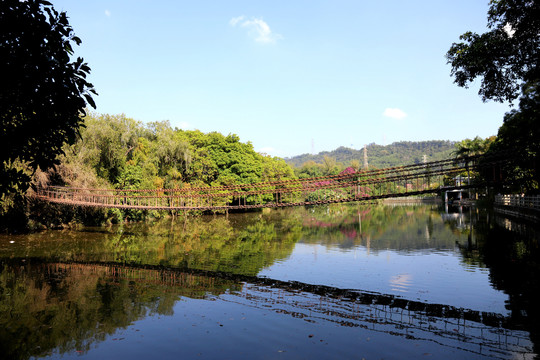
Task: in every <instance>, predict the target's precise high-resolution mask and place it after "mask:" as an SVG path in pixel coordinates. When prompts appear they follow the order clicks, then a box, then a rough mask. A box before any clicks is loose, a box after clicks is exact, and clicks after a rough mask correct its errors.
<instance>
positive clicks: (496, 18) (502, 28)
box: [446, 0, 540, 102]
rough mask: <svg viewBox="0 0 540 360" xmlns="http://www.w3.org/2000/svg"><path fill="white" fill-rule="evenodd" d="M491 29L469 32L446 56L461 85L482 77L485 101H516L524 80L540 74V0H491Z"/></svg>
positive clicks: (536, 77)
mask: <svg viewBox="0 0 540 360" xmlns="http://www.w3.org/2000/svg"><path fill="white" fill-rule="evenodd" d="M488 28H489V31H488V32H486V33H484V34H480V35H478V34H476V33H473V32H466V33H464V34H463V35H461V36H460V40H463V42H460V43H454V44H452V46H451V47H450V49H449V50H448V52H447V54H446V58H447V60H448V63H449V64H451V65H452V72H451V74H452V76H454V78H455V83H456V84H458V86H461V87H468V84H470V83H471V82H473V81H474V80H475V79H476V78H481V85H480V90H479V92H478V93H479V95H480V96H481V97H482V100H483V101H487V100H495V101H499V102H503V101H510V102H512V101H513V100H515V99H516V98H517V97H518V96H519V90H520V88H521V85H522V84H523V83H527V82H530V81H536V80H538V79H539V77H540V70H539V68H538V65H539V64H540V32H539V29H540V2H538V1H529V0H491V1H490V6H489V10H488Z"/></svg>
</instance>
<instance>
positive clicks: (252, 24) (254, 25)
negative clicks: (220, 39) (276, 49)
mask: <svg viewBox="0 0 540 360" xmlns="http://www.w3.org/2000/svg"><path fill="white" fill-rule="evenodd" d="M229 24H230V25H231V26H237V25H238V26H240V27H243V28H246V29H247V30H248V34H249V36H251V37H252V38H253V39H255V41H256V42H259V43H265V44H268V43H275V42H276V40H279V39H281V38H282V36H281V35H279V34H276V33H274V32H272V30H271V29H270V26H268V24H267V23H266V22H265V21H264V20H263V19H262V18H255V17H252V18H251V19H246V17H245V16H244V15H242V16H238V17H235V18H232V19H231V20H230V21H229Z"/></svg>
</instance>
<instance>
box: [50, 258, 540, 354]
mask: <svg viewBox="0 0 540 360" xmlns="http://www.w3.org/2000/svg"><path fill="white" fill-rule="evenodd" d="M45 266H47V267H48V271H49V272H51V273H61V272H71V273H80V274H83V275H84V276H91V275H92V274H95V275H98V276H105V277H106V278H108V279H111V280H113V281H119V280H128V281H134V282H136V283H137V284H140V283H143V284H147V285H148V286H152V285H161V286H166V287H168V288H171V289H172V288H182V291H183V292H184V293H185V292H186V291H187V292H189V290H191V291H193V292H194V293H195V294H201V293H203V294H204V293H205V294H206V296H207V297H213V296H219V298H220V299H221V300H223V301H229V302H234V303H238V304H242V305H244V306H250V307H255V308H260V309H264V310H266V311H274V312H276V313H279V314H288V315H291V316H293V317H295V318H300V319H303V320H305V321H309V322H331V323H335V324H336V325H338V326H346V327H357V328H363V329H366V330H369V331H373V332H378V333H386V334H388V335H392V336H398V337H403V338H406V339H408V340H413V341H427V342H432V343H434V344H436V345H437V346H441V347H445V348H448V349H455V350H459V351H460V352H464V353H466V354H467V353H468V354H471V355H472V354H474V355H480V356H485V357H486V358H490V359H506V358H510V357H512V355H514V356H515V357H518V356H519V357H523V358H525V357H526V356H527V355H530V354H532V352H533V349H532V343H531V341H530V339H529V334H528V333H527V331H525V330H523V329H522V325H521V323H520V321H519V319H515V318H513V317H505V316H503V315H500V314H496V313H488V312H479V311H475V310H469V309H463V308H455V307H452V306H449V305H442V304H430V303H425V302H420V301H414V300H407V299H403V298H400V297H395V296H392V295H385V294H378V293H373V292H364V291H359V290H347V289H339V288H334V287H330V286H323V285H311V284H306V283H301V282H295V281H292V282H288V281H280V280H275V279H269V278H260V277H256V276H245V275H236V274H230V273H222V272H212V271H202V270H193V269H183V270H176V269H170V268H168V269H165V268H163V267H160V266H148V265H147V266H140V267H139V266H125V265H117V264H113V263H110V264H104V263H69V264H66V263H54V264H46V265H45ZM218 279H219V280H224V281H225V282H230V284H229V286H233V287H234V285H235V284H242V286H239V287H237V289H238V290H236V291H235V290H232V289H231V290H230V291H227V292H225V293H223V288H220V289H219V290H218V291H217V293H215V292H214V288H215V285H216V284H217V283H218V282H219V281H217V280H218ZM223 284H225V283H223Z"/></svg>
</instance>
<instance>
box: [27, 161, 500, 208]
mask: <svg viewBox="0 0 540 360" xmlns="http://www.w3.org/2000/svg"><path fill="white" fill-rule="evenodd" d="M478 159H479V157H478V156H475V157H468V158H464V159H461V160H460V162H459V163H457V162H456V160H455V159H447V160H441V161H435V162H428V163H422V164H415V165H408V166H400V167H393V168H387V169H380V170H369V171H359V172H355V171H350V172H343V173H341V174H339V175H332V176H323V177H317V178H307V179H295V180H284V181H274V182H261V183H252V184H237V185H231V186H220V187H188V186H186V187H184V188H182V189H159V190H141V189H138V190H129V189H83V188H70V187H57V186H52V187H47V188H39V189H37V190H36V194H35V196H36V197H37V198H39V199H42V200H45V201H49V202H54V203H61V204H70V205H77V206H93V207H107V208H123V209H141V210H143V209H148V210H151V209H154V210H203V211H204V210H228V209H254V208H270V207H286V206H303V205H320V204H331V203H343V202H355V201H371V200H377V199H385V198H392V197H405V196H413V195H422V194H433V193H438V192H440V191H441V188H440V186H437V184H442V183H443V181H442V179H443V177H451V178H454V177H455V176H456V175H457V174H460V173H462V172H465V171H471V170H479V169H480V167H493V168H494V169H495V167H496V166H497V165H498V164H500V162H501V161H502V160H500V159H495V160H493V161H484V162H482V165H479V162H478V161H477V160H478ZM494 174H495V170H494ZM472 186H475V187H476V186H478V184H476V185H469V184H462V183H455V184H453V185H452V186H449V187H444V190H445V191H449V190H457V189H466V188H470V187H472Z"/></svg>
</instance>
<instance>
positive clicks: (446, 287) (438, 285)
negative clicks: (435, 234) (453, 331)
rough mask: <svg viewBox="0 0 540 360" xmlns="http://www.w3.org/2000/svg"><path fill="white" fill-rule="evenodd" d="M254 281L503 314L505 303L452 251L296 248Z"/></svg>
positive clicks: (484, 273)
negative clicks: (295, 283) (313, 286)
mask: <svg viewBox="0 0 540 360" xmlns="http://www.w3.org/2000/svg"><path fill="white" fill-rule="evenodd" d="M259 276H267V277H270V278H274V279H278V280H295V281H300V282H305V283H310V284H322V285H328V286H334V287H339V288H346V289H357V290H364V291H372V292H379V293H383V294H393V295H397V296H400V297H403V298H406V299H410V300H416V301H425V302H429V303H437V304H445V305H451V306H455V307H463V308H467V309H472V310H477V311H488V312H496V313H501V314H505V315H506V314H508V312H507V311H506V309H505V307H504V304H505V301H506V300H507V298H508V297H507V295H506V294H504V293H503V292H500V291H498V290H495V289H493V288H492V287H491V285H490V280H489V271H488V269H485V268H479V267H476V266H471V265H465V264H463V263H462V262H461V254H460V253H459V252H457V251H445V252H441V251H436V250H432V251H429V250H422V252H419V251H418V252H407V253H404V252H398V251H395V250H379V251H378V252H377V253H373V252H368V251H367V249H366V247H364V246H356V247H354V248H351V249H348V250H343V249H338V248H334V247H328V246H323V245H317V244H304V243H297V244H296V247H295V249H294V250H293V253H292V254H291V255H290V256H289V257H288V258H287V259H286V260H283V261H281V262H278V263H275V264H274V265H272V266H270V267H268V268H266V269H264V270H262V271H261V272H260V273H259Z"/></svg>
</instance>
